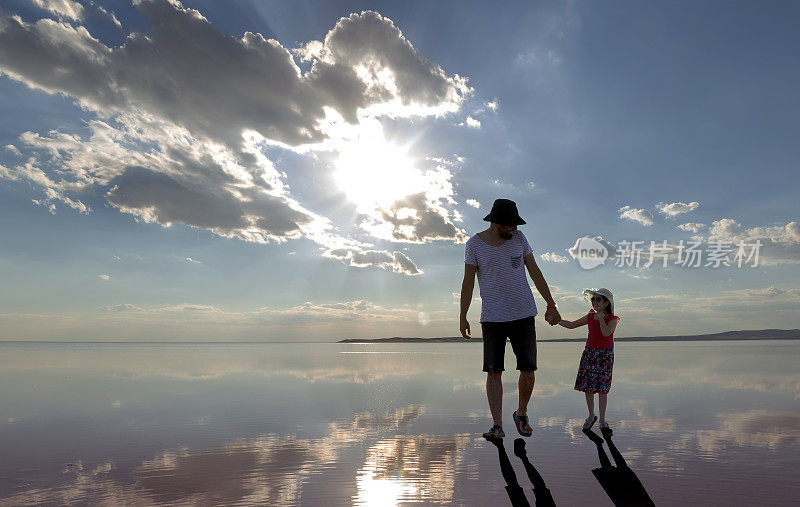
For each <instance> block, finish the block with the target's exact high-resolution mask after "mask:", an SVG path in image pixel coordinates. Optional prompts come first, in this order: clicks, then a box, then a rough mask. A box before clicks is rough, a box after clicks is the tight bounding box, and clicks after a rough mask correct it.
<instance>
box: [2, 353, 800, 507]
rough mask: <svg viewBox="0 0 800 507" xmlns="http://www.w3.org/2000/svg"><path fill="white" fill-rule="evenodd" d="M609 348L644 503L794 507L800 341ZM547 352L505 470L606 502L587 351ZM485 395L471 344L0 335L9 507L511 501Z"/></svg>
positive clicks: (575, 498) (568, 495)
mask: <svg viewBox="0 0 800 507" xmlns="http://www.w3.org/2000/svg"><path fill="white" fill-rule="evenodd" d="M367 349H369V350H367ZM359 350H362V351H369V352H371V353H369V354H350V353H344V352H352V351H359ZM384 352H387V353H384ZM397 352H403V353H397ZM618 352H619V354H618V359H619V361H618V364H615V385H614V391H613V392H612V393H611V396H610V397H609V418H610V421H611V423H612V425H613V426H614V428H615V430H616V431H617V432H618V433H621V434H622V435H624V439H623V440H621V443H620V449H619V453H620V455H624V460H625V462H626V464H627V466H628V468H632V469H634V470H636V474H637V476H638V477H639V478H640V479H641V482H642V483H644V484H646V485H647V494H648V495H649V497H650V498H652V500H653V501H655V502H656V503H658V504H659V505H662V504H670V503H675V499H674V491H676V490H679V491H681V495H682V497H681V500H685V501H686V503H690V504H708V503H726V502H727V503H731V502H733V503H737V502H738V503H745V502H746V501H749V502H751V503H752V504H758V505H766V504H769V503H770V502H772V503H773V504H783V505H786V504H800V483H798V481H797V480H796V470H797V469H798V467H800V459H798V456H800V371H798V370H797V368H796V357H797V354H798V353H799V352H800V344H794V345H792V344H786V343H776V344H763V343H760V344H757V345H753V344H745V343H734V344H732V343H726V344H712V345H698V344H690V345H686V344H628V343H626V344H624V346H622V345H621V346H620V349H619V351H618ZM539 353H540V363H541V368H540V370H539V372H538V373H537V385H536V389H535V391H534V395H533V400H532V404H531V414H532V417H533V419H532V421H533V420H535V421H536V424H537V426H538V429H537V431H536V438H535V439H530V440H528V442H527V443H528V452H529V453H530V456H531V459H529V460H527V461H526V459H527V458H526V459H523V455H520V454H518V455H517V456H518V457H519V458H520V460H521V461H517V459H515V458H514V456H511V457H510V462H511V463H512V464H513V466H514V467H516V469H517V470H518V473H517V475H516V477H515V479H517V480H518V484H521V486H520V487H522V488H523V489H524V490H526V491H527V500H528V501H530V503H533V502H534V499H535V500H536V501H537V502H543V501H544V500H542V498H541V496H542V495H543V494H544V493H541V494H540V492H545V491H547V492H548V493H550V492H552V497H554V498H556V499H557V500H558V502H559V503H560V504H562V505H573V504H578V503H585V502H586V501H596V500H597V499H598V498H599V496H602V497H603V498H601V500H603V501H605V498H604V497H605V493H604V492H603V489H602V487H601V484H600V483H599V482H597V481H595V480H593V479H592V478H591V477H588V478H589V479H590V480H588V481H587V480H586V479H587V475H586V458H587V455H586V451H587V449H586V446H587V445H590V446H591V452H592V455H594V445H591V444H590V443H589V442H587V435H585V434H583V433H582V431H581V425H582V423H583V417H584V416H583V413H582V412H583V410H585V408H584V404H583V400H582V397H580V395H576V393H575V392H574V390H573V389H572V382H573V381H574V371H575V368H576V366H577V360H578V358H579V355H580V351H579V350H577V349H575V348H574V347H572V345H571V344H542V346H541V347H540V350H539ZM617 373H619V375H617ZM484 384H485V376H484V374H482V372H480V347H472V346H471V345H469V344H465V345H453V344H439V345H410V344H409V345H402V344H400V345H385V346H380V347H377V346H372V347H371V348H370V347H369V346H362V348H357V347H352V346H342V345H326V344H315V345H310V344H302V345H290V344H281V345H241V344H239V345H218V344H210V345H197V344H191V345H190V344H182V345H176V346H172V345H169V346H162V345H128V344H122V345H75V344H69V345H67V344H64V345H58V344H48V345H41V344H40V345H36V344H34V345H23V344H0V386H1V387H2V388H0V449H1V450H2V455H1V456H0V504H10V505H18V504H23V505H24V504H70V503H78V504H81V503H92V504H95V503H106V504H134V505H137V504H138V505H149V504H160V503H188V504H220V503H239V504H252V503H261V504H270V505H300V504H310V505H313V504H326V503H329V504H330V503H333V504H353V503H355V504H359V505H371V504H375V503H377V504H388V505H392V504H407V503H422V504H455V505H487V504H488V505H491V504H493V503H500V504H505V503H506V502H508V493H507V490H505V489H504V485H507V483H505V482H504V481H503V480H501V475H498V469H497V465H498V461H497V460H498V455H496V454H495V449H494V448H491V447H488V446H489V445H491V444H489V443H487V442H486V441H484V440H483V438H482V437H480V433H481V432H482V431H484V430H485V428H486V424H487V423H488V422H489V421H490V418H489V417H490V416H489V413H488V409H487V407H486V399H485V393H484ZM504 389H505V390H506V393H507V394H508V395H511V396H513V395H514V394H515V391H516V389H517V386H516V381H515V379H514V378H513V377H509V381H508V382H507V383H506V384H505V385H504ZM507 408H508V407H507ZM505 415H506V416H510V413H507V414H505ZM623 444H624V445H623ZM487 448H488V450H489V451H491V452H487ZM604 450H605V451H606V452H610V451H611V449H610V448H605V449H604ZM504 451H505V449H504ZM498 452H499V451H498ZM508 454H510V453H508ZM598 456H599V454H598ZM611 457H613V453H610V454H609V456H608V457H607V458H606V459H610V458H611ZM506 458H508V456H506ZM501 459H502V458H501ZM592 459H594V458H592ZM601 459H602V458H601ZM528 465H530V467H528ZM534 465H535V466H534ZM611 466H612V467H614V469H619V466H618V465H614V464H611ZM523 467H524V469H525V472H527V475H528V479H529V480H530V483H528V482H526V478H525V473H524V472H523ZM600 468H601V469H603V466H601V467H600ZM534 471H535V472H536V473H533V472H534ZM501 472H502V469H501ZM539 472H541V476H543V477H544V478H545V479H547V485H546V486H544V484H543V483H544V481H543V480H542V481H541V483H539V482H538V480H539V479H541V476H540V477H539V478H538V479H537V475H538V474H539ZM617 475H619V474H617ZM598 481H599V479H598ZM752 481H757V483H758V484H759V485H761V486H762V487H763V488H764V489H767V490H769V491H774V492H779V495H778V494H777V493H776V496H775V498H769V499H766V500H765V499H764V498H763V497H762V496H757V495H755V494H754V493H753V492H752V491H751V489H752V488H751V486H748V485H749V484H752ZM526 484H532V485H533V488H534V489H533V495H531V489H530V488H529V487H528V486H526ZM748 495H750V496H748Z"/></svg>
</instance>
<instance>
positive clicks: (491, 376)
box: [486, 371, 503, 426]
mask: <svg viewBox="0 0 800 507" xmlns="http://www.w3.org/2000/svg"><path fill="white" fill-rule="evenodd" d="M502 374H503V372H501V371H498V372H489V373H487V374H486V397H487V398H488V399H489V410H491V412H492V420H494V424H496V425H498V426H502V425H503V381H502V380H501V378H500V376H501V375H502Z"/></svg>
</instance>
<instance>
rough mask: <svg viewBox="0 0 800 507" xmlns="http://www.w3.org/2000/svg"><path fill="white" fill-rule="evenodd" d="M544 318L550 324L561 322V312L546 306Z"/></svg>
mask: <svg viewBox="0 0 800 507" xmlns="http://www.w3.org/2000/svg"><path fill="white" fill-rule="evenodd" d="M544 320H546V321H547V323H548V324H550V325H551V326H555V325H556V324H558V323H559V322H561V314H560V313H558V310H556V309H555V308H548V309H547V311H546V312H544Z"/></svg>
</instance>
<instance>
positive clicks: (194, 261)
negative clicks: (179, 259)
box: [186, 257, 202, 264]
mask: <svg viewBox="0 0 800 507" xmlns="http://www.w3.org/2000/svg"><path fill="white" fill-rule="evenodd" d="M186 262H188V263H189V264H202V262H200V261H198V260H197V259H192V258H191V257H187V258H186Z"/></svg>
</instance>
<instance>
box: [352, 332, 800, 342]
mask: <svg viewBox="0 0 800 507" xmlns="http://www.w3.org/2000/svg"><path fill="white" fill-rule="evenodd" d="M726 340H800V329H757V330H747V331H725V332H723V333H711V334H697V335H675V336H631V337H626V338H614V341H616V342H701V341H726ZM482 341H483V340H482V338H480V337H477V336H476V337H473V338H472V340H469V341H467V340H465V339H464V338H462V337H460V336H445V337H442V338H404V337H402V336H395V337H392V338H373V339H365V338H348V339H346V340H340V341H339V343H454V342H455V343H470V342H482ZM584 341H586V337H583V338H557V339H554V340H539V342H541V343H544V342H547V343H559V342H584Z"/></svg>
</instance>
